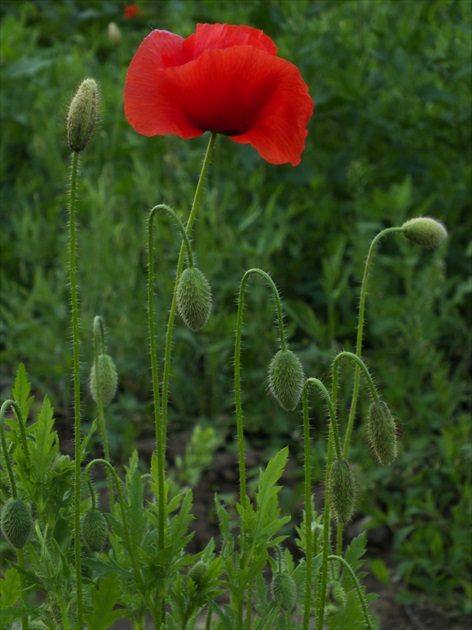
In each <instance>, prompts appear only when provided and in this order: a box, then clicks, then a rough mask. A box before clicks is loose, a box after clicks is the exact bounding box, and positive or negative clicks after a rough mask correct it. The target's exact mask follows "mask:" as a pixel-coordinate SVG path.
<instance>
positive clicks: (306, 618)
mask: <svg viewBox="0 0 472 630" xmlns="http://www.w3.org/2000/svg"><path fill="white" fill-rule="evenodd" d="M310 385H312V386H314V387H317V388H318V389H320V390H321V392H322V394H323V396H324V398H325V400H326V403H327V405H328V409H329V416H330V434H331V427H333V429H332V430H333V436H334V443H335V448H336V453H337V454H338V455H339V453H340V450H341V446H340V441H339V435H338V429H337V425H336V415H335V408H334V406H333V402H332V400H331V397H330V395H329V393H328V390H327V389H326V387H325V386H324V385H323V383H322V382H321V381H320V380H319V379H317V378H308V379H307V380H306V381H305V384H304V385H303V392H302V409H303V446H304V451H305V453H304V459H305V547H306V552H305V554H306V573H305V602H304V610H303V625H302V628H303V630H308V628H309V624H310V609H311V591H312V589H311V580H312V564H313V542H312V534H313V532H312V521H313V510H312V498H311V477H312V475H311V449H310V419H309V415H308V411H309V410H308V388H309V386H310ZM333 425H334V426H333ZM325 517H326V506H325Z"/></svg>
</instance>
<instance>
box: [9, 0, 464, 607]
mask: <svg viewBox="0 0 472 630" xmlns="http://www.w3.org/2000/svg"><path fill="white" fill-rule="evenodd" d="M138 6H139V7H140V8H141V9H142V12H141V13H140V14H139V15H138V16H137V17H136V18H134V19H133V20H126V19H125V18H124V16H123V9H124V7H125V3H123V2H118V1H111V0H89V1H85V0H75V1H74V0H63V1H59V0H36V1H35V2H8V1H5V0H3V2H2V3H1V4H0V16H1V25H0V29H1V30H0V79H1V85H0V87H1V89H0V106H1V145H0V152H1V153H0V168H1V189H0V191H1V199H0V201H1V276H0V278H1V302H0V308H1V310H0V335H1V337H0V350H1V369H0V379H1V380H0V388H1V393H2V398H3V397H7V396H8V395H9V391H10V387H11V383H12V380H13V377H14V374H15V371H16V366H17V364H18V362H20V361H23V362H24V363H25V365H26V367H27V370H28V372H29V376H30V379H31V381H32V383H33V386H34V389H35V392H36V394H37V395H38V396H43V395H44V394H49V395H50V397H51V399H52V401H53V402H54V406H55V408H56V411H57V414H58V416H59V417H60V418H62V420H63V422H64V423H68V422H69V421H70V420H69V419H70V405H71V400H70V397H71V387H70V372H71V352H70V324H69V314H68V310H69V309H68V287H67V243H66V238H67V236H66V235H67V230H66V227H67V211H66V208H67V177H68V168H69V155H68V150H67V146H66V143H65V114H66V111H67V107H68V103H69V100H70V98H71V96H72V95H73V93H74V90H75V89H76V87H77V85H78V84H79V82H80V81H81V80H82V79H83V78H85V77H86V76H92V77H94V78H95V79H96V80H97V81H99V83H100V85H101V96H102V111H101V124H100V128H99V130H98V133H97V135H96V138H95V140H94V143H93V145H92V146H91V147H90V149H89V150H87V151H86V152H85V154H84V156H83V160H82V164H81V172H82V180H81V184H80V199H79V224H80V232H79V247H80V257H79V282H80V299H81V320H82V330H81V337H82V349H81V351H82V360H83V379H84V382H86V379H87V376H88V372H89V369H90V361H91V358H92V355H93V344H92V322H93V318H94V316H95V315H97V314H100V315H102V316H103V317H104V318H105V321H106V325H107V330H108V335H107V338H108V350H109V352H110V354H112V355H113V357H114V359H115V362H116V364H117V367H118V371H119V374H120V390H119V395H118V397H117V399H116V401H115V402H114V403H113V405H112V407H111V411H110V418H109V424H110V429H111V433H112V434H111V439H110V441H111V446H112V451H113V453H114V456H115V458H117V459H121V460H123V459H124V458H125V457H127V456H128V455H129V452H130V449H131V448H132V446H133V443H134V440H135V439H136V438H138V437H142V436H145V435H148V434H150V433H151V432H152V412H151V402H150V390H151V387H150V370H149V361H148V342H147V328H146V309H145V291H146V245H145V243H146V237H145V224H146V217H147V212H148V210H149V209H150V208H151V207H152V206H153V205H155V204H157V203H167V204H171V205H172V206H173V207H174V208H175V209H177V210H178V211H179V212H180V213H181V216H182V217H183V218H185V217H186V216H187V213H188V211H189V208H190V204H191V200H192V196H193V191H194V188H195V184H196V180H197V177H198V174H199V169H200V164H201V160H202V156H203V152H204V150H205V147H206V141H207V140H206V138H205V137H203V138H199V139H196V140H192V141H184V140H181V139H179V138H175V137H171V136H169V137H154V138H145V137H142V136H139V135H138V134H136V133H135V132H134V130H133V129H132V128H131V127H130V126H129V125H128V123H127V121H126V119H125V117H124V114H123V85H124V79H125V75H126V70H127V66H128V64H129V61H130V59H131V57H132V55H133V54H134V52H135V50H136V48H137V46H138V45H139V43H140V42H141V41H142V39H143V38H144V36H145V35H146V34H147V33H149V32H150V30H152V29H153V28H160V29H167V30H170V31H173V32H176V33H179V34H181V35H182V36H187V35H189V34H191V33H192V32H193V30H194V28H195V23H196V22H206V21H208V22H228V23H236V24H240V23H242V24H248V25H251V26H255V27H258V28H261V29H263V30H264V31H265V32H266V33H267V34H268V35H269V36H271V37H272V38H273V39H274V41H275V42H276V44H277V46H278V48H279V54H280V55H281V56H283V57H285V58H287V59H289V60H290V61H292V62H293V63H295V64H296V65H297V66H298V67H299V68H300V71H301V73H302V75H303V77H304V79H305V80H306V82H307V84H308V85H309V89H310V93H311V95H312V96H313V98H314V101H315V115H314V117H313V119H312V120H311V121H310V123H309V135H308V138H307V144H306V150H305V152H304V153H303V156H302V158H303V159H302V163H301V165H300V166H298V167H297V168H295V169H294V168H292V167H291V166H290V165H283V166H273V165H270V164H267V163H265V162H263V161H262V160H261V159H260V158H259V156H258V154H257V153H256V151H255V150H253V149H252V148H251V147H247V146H240V145H236V144H235V143H232V142H230V141H229V140H228V139H227V138H219V140H218V145H217V150H216V154H215V157H214V160H213V164H212V167H211V170H210V175H209V178H208V181H207V184H206V190H205V193H204V198H203V202H202V206H201V211H200V214H199V218H198V223H197V225H196V229H195V233H194V247H195V250H196V256H197V260H198V264H199V266H200V267H201V269H202V270H203V271H204V272H205V273H206V275H207V276H208V278H209V279H210V282H211V284H212V287H213V293H214V302H215V308H214V314H213V316H212V318H211V320H210V322H209V324H208V326H207V327H206V329H205V330H204V331H203V332H202V333H200V334H198V335H194V334H192V333H190V332H188V331H187V330H186V329H184V327H183V326H182V325H181V324H180V322H179V323H178V324H177V328H176V332H175V345H174V357H175V363H174V370H173V382H172V385H171V409H170V418H169V429H170V431H171V432H174V431H177V430H179V429H181V428H186V427H191V426H193V425H194V424H195V423H196V422H197V421H198V422H199V423H200V424H202V425H203V426H212V427H215V428H216V429H217V431H218V432H219V433H220V434H221V436H223V437H225V438H226V439H227V440H228V441H230V438H231V437H232V436H233V435H234V432H235V428H234V418H233V385H232V381H231V378H232V370H233V367H232V354H233V340H234V325H235V319H236V307H235V300H236V295H237V290H238V285H239V282H240V280H241V277H242V274H243V273H244V271H245V270H246V269H247V268H249V267H253V266H258V267H261V268H263V269H265V270H267V271H270V272H271V274H272V277H273V278H274V280H275V281H276V283H277V285H278V287H279V288H280V290H281V293H282V295H283V298H284V302H285V307H286V324H287V330H288V333H289V338H290V340H291V347H292V349H294V350H295V351H297V353H298V354H299V356H300V358H301V359H302V361H303V364H304V367H305V371H306V374H307V375H308V376H316V377H320V378H322V379H324V380H325V381H326V382H329V378H330V362H331V360H332V358H333V356H334V354H335V352H336V351H337V350H339V349H346V350H352V349H353V347H354V344H355V330H356V316H357V304H358V294H359V287H360V279H361V277H362V271H363V264H364V261H365V256H366V253H367V249H368V246H369V244H370V241H371V239H372V237H373V236H374V235H375V233H376V232H377V231H379V230H380V229H382V228H383V227H388V226H393V225H401V224H402V222H403V221H405V220H406V219H408V218H411V217H413V216H419V215H431V216H434V217H436V218H438V219H439V220H441V221H443V222H444V223H445V224H446V226H447V228H448V230H449V238H448V241H447V242H446V243H445V244H444V245H443V246H442V247H441V248H440V249H439V250H437V251H434V252H424V251H419V250H418V249H415V248H413V247H412V246H411V245H409V244H408V243H407V242H405V241H404V239H402V238H401V237H396V238H394V239H391V240H388V241H385V242H384V244H383V245H382V247H381V250H380V252H379V254H378V256H377V257H376V263H375V267H374V271H373V273H372V276H371V280H370V287H369V297H368V304H367V323H366V334H365V351H364V356H365V359H366V361H367V362H368V365H369V367H370V368H371V370H372V371H373V373H374V374H375V377H376V381H377V383H378V385H379V387H380V388H381V391H382V392H383V396H384V398H385V400H387V401H388V403H389V404H390V406H391V408H392V410H393V412H394V414H395V416H396V417H397V418H398V420H399V425H400V427H401V433H402V439H401V450H400V455H399V458H398V460H397V461H396V463H395V464H394V465H393V466H392V467H391V468H389V469H378V468H377V467H376V466H375V465H374V464H373V462H372V461H371V458H370V456H369V453H368V448H367V447H366V444H365V439H364V433H363V429H362V423H361V418H362V416H363V415H365V411H366V408H367V404H368V400H367V396H363V397H362V396H361V405H360V413H359V425H358V428H357V429H356V431H355V433H354V443H353V448H352V460H353V461H354V462H357V463H358V464H359V465H360V468H361V469H362V473H363V481H362V489H363V491H364V492H363V496H364V498H363V500H362V502H361V505H360V511H361V512H363V513H364V514H367V515H369V518H370V521H369V523H370V526H372V527H373V526H376V525H387V526H388V527H389V529H390V531H391V532H392V535H393V541H392V545H393V549H394V551H395V559H396V561H397V568H396V571H397V574H398V575H399V576H400V578H401V579H402V580H403V582H404V584H405V585H407V586H408V587H410V589H420V590H421V591H424V592H426V593H428V594H429V595H430V596H432V597H434V598H436V599H437V600H439V601H440V602H441V603H443V604H445V605H447V606H449V607H451V608H452V609H453V610H455V611H463V610H469V611H470V608H471V604H470V602H471V594H472V593H471V582H470V579H471V575H470V571H471V551H470V535H471V478H470V468H471V464H472V445H471V433H470V429H471V419H470V366H471V353H470V349H471V339H470V336H471V327H470V324H471V301H470V295H471V276H470V271H471V257H472V244H471V240H470V239H471V227H472V225H471V224H472V212H471V180H472V160H471V157H472V155H471V151H472V149H471V142H472V134H471V98H472V96H471V69H472V44H471V41H472V39H471V38H472V30H471V23H472V20H471V18H472V8H471V4H470V3H469V2H468V1H467V0H415V1H410V0H347V1H345V0H319V1H315V0H311V1H309V0H280V1H267V0H246V1H242V0H231V1H226V0H219V1H215V0H200V1H197V0H180V1H179V0H168V1H166V2H140V3H138ZM110 22H114V23H115V24H116V25H117V27H118V29H119V30H120V34H121V41H120V42H119V43H114V42H113V41H111V40H110V37H109V34H108V28H109V23H110ZM178 248H179V240H178V235H177V234H176V231H175V229H174V226H173V225H172V222H171V221H169V220H168V219H166V218H164V217H163V218H161V219H160V221H159V227H158V236H157V239H156V251H157V259H158V267H157V275H158V277H157V286H156V290H157V297H156V306H157V309H158V313H159V322H158V331H159V345H160V347H161V348H162V345H163V335H164V331H165V322H166V315H167V312H168V308H169V304H170V295H171V291H172V285H173V277H174V269H175V264H176V257H177V253H178ZM273 323H274V316H273V311H272V304H271V300H270V299H269V298H268V292H267V290H266V288H265V287H264V286H262V283H260V282H258V281H257V280H253V281H252V282H251V283H250V291H249V292H248V296H247V308H246V318H245V331H244V348H243V364H244V366H243V369H244V384H243V388H244V394H243V395H244V409H245V421H246V429H247V435H248V440H249V442H250V444H252V445H253V446H255V447H257V448H263V449H266V451H267V454H269V453H272V452H273V451H274V449H276V448H280V447H281V446H283V445H284V444H286V443H289V444H290V446H291V449H292V450H293V452H295V453H297V451H298V450H299V449H300V448H301V431H300V422H301V419H300V416H299V412H294V413H292V414H286V413H284V412H282V411H281V410H279V409H278V408H277V406H276V404H275V402H274V401H273V400H271V399H270V398H269V397H268V396H265V395H264V392H265V389H266V382H265V379H266V376H265V373H266V368H267V365H268V363H269V361H270V358H271V357H272V355H273V354H274V352H275V351H276V349H277V340H276V329H275V327H274V325H273ZM351 376H352V374H350V373H349V371H348V370H346V372H345V378H344V381H343V384H342V393H343V396H341V409H340V421H341V425H343V420H344V419H345V418H346V412H347V408H348V403H349V392H350V387H351V380H350V379H351ZM84 397H85V402H84V415H85V417H86V419H87V418H89V419H90V418H91V417H93V407H92V405H91V401H90V400H89V399H88V398H87V396H84ZM322 413H323V409H322V406H321V404H319V403H318V402H316V401H314V402H313V416H314V418H313V433H314V449H313V450H314V454H313V457H314V460H315V461H316V462H317V470H318V471H320V475H321V470H322V461H323V459H322V458H323V453H324V449H325V443H324V442H325V426H324V421H323V419H322ZM228 447H231V445H229V446H228ZM410 596H411V595H405V598H407V597H410Z"/></svg>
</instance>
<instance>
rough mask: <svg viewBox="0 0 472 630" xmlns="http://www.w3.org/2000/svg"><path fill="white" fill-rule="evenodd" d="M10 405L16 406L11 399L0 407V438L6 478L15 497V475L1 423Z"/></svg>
mask: <svg viewBox="0 0 472 630" xmlns="http://www.w3.org/2000/svg"><path fill="white" fill-rule="evenodd" d="M10 405H12V406H13V405H15V406H16V403H15V402H14V401H13V400H6V401H5V402H4V403H3V405H2V406H1V408H0V438H1V441H2V450H3V456H4V458H5V464H6V467H7V473H8V479H9V480H10V488H11V494H12V497H13V498H14V499H16V498H17V494H16V483H15V477H14V475H13V466H12V463H11V460H10V453H9V452H8V448H7V442H6V439H5V431H4V429H3V423H4V421H5V413H6V410H7V408H8V407H9V406H10Z"/></svg>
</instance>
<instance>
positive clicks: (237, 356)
mask: <svg viewBox="0 0 472 630" xmlns="http://www.w3.org/2000/svg"><path fill="white" fill-rule="evenodd" d="M252 274H259V275H261V276H262V277H263V278H264V279H265V280H266V282H267V283H268V285H269V287H270V288H271V289H272V293H273V296H274V300H275V307H276V311H277V321H278V327H279V337H280V345H281V348H282V350H285V349H286V347H287V343H286V341H285V331H284V327H283V318H282V304H281V301H280V296H279V292H278V290H277V287H276V286H275V283H274V281H273V280H272V278H271V277H270V276H269V274H268V273H266V272H265V271H262V269H257V268H253V269H248V271H246V273H245V274H244V276H243V278H242V280H241V285H240V287H239V297H238V314H237V320H236V339H235V344H234V398H235V407H236V431H237V436H238V454H239V493H240V494H239V496H240V499H239V502H240V504H241V506H242V507H244V506H245V505H246V498H247V497H246V466H245V457H244V429H243V411H242V403H241V337H242V329H243V312H244V292H245V288H246V283H247V281H248V279H249V277H250V276H251V275H252Z"/></svg>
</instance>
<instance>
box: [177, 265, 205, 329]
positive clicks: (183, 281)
mask: <svg viewBox="0 0 472 630" xmlns="http://www.w3.org/2000/svg"><path fill="white" fill-rule="evenodd" d="M177 310H178V312H179V315H180V317H181V318H182V319H183V320H184V322H185V324H186V325H187V326H188V327H189V328H190V330H193V331H194V332H196V331H197V330H200V328H203V327H204V326H205V324H206V323H207V321H208V318H209V317H210V313H211V288H210V285H209V283H208V280H207V279H206V278H205V276H204V275H203V273H202V272H201V271H200V269H197V268H196V267H187V269H185V271H184V272H183V273H182V275H181V276H180V279H179V283H178V285H177Z"/></svg>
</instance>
